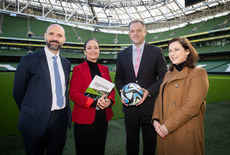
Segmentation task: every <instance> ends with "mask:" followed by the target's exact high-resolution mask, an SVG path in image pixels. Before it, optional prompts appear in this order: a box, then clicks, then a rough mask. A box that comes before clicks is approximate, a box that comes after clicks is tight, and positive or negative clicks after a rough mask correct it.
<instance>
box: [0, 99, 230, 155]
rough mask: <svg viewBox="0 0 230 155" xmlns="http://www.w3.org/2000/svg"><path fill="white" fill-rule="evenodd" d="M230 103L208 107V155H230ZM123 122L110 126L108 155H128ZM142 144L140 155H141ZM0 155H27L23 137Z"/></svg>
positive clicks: (68, 149)
mask: <svg viewBox="0 0 230 155" xmlns="http://www.w3.org/2000/svg"><path fill="white" fill-rule="evenodd" d="M229 104H230V100H226V101H220V102H216V103H209V104H207V108H206V114H205V123H204V133H205V137H204V143H205V148H204V152H205V154H206V155H219V154H221V155H228V154H229V153H230V147H229V143H230V130H229V128H230V124H229V121H230V117H229V113H230V106H229ZM73 135H74V133H73V128H72V129H71V130H68V132H67V140H66V144H65V148H64V151H63V155H74V154H75V147H74V136H73ZM125 143H126V142H125V127H124V119H114V120H111V121H110V122H109V126H108V134H107V141H106V149H105V155H125V154H126V151H125ZM141 146H142V145H141V144H140V153H139V154H142V147H141ZM0 154H1V155H25V150H24V144H23V139H22V136H21V135H20V134H17V135H11V136H4V137H0Z"/></svg>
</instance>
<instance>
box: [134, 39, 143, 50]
mask: <svg viewBox="0 0 230 155" xmlns="http://www.w3.org/2000/svg"><path fill="white" fill-rule="evenodd" d="M144 45H145V41H144V42H143V43H142V44H141V46H140V47H139V48H140V50H141V51H143V49H144ZM136 49H137V46H136V45H134V44H133V50H136Z"/></svg>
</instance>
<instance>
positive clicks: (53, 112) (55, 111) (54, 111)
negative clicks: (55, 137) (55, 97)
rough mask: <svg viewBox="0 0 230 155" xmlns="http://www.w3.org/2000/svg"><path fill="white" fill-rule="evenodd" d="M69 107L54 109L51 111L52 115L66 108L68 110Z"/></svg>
mask: <svg viewBox="0 0 230 155" xmlns="http://www.w3.org/2000/svg"><path fill="white" fill-rule="evenodd" d="M66 109H67V108H66V107H65V108H63V109H58V110H53V111H51V113H50V114H51V115H55V114H56V113H59V112H62V111H64V110H66Z"/></svg>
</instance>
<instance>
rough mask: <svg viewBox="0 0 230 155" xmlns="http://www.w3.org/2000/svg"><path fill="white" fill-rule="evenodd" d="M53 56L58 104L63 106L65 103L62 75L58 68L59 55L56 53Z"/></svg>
mask: <svg viewBox="0 0 230 155" xmlns="http://www.w3.org/2000/svg"><path fill="white" fill-rule="evenodd" d="M52 58H53V64H54V78H55V86H56V96H57V105H58V106H59V107H60V108H61V107H62V105H63V96H62V85H61V76H60V73H59V70H58V64H57V56H56V55H55V56H53V57H52Z"/></svg>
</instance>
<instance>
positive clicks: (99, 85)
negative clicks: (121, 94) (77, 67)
mask: <svg viewBox="0 0 230 155" xmlns="http://www.w3.org/2000/svg"><path fill="white" fill-rule="evenodd" d="M113 87H114V84H113V83H112V82H110V81H108V80H106V79H104V78H102V77H100V76H98V75H96V76H95V77H94V78H93V80H92V82H91V83H90V85H89V87H88V88H87V89H86V91H85V96H87V97H90V98H92V99H94V100H96V99H98V98H100V97H101V96H102V95H106V97H107V96H108V95H109V93H110V92H111V91H112V89H113Z"/></svg>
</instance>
